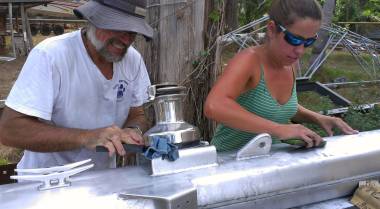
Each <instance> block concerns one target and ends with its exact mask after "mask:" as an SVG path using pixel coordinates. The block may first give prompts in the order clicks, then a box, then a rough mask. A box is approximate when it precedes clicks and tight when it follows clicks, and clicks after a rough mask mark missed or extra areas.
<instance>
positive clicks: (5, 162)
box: [0, 158, 8, 165]
mask: <svg viewBox="0 0 380 209" xmlns="http://www.w3.org/2000/svg"><path fill="white" fill-rule="evenodd" d="M7 164H8V161H7V160H5V159H2V158H0V165H7Z"/></svg>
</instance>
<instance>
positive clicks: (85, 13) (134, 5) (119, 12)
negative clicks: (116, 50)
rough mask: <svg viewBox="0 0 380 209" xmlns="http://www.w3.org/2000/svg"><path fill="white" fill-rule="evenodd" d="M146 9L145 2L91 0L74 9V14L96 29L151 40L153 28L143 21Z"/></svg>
mask: <svg viewBox="0 0 380 209" xmlns="http://www.w3.org/2000/svg"><path fill="white" fill-rule="evenodd" d="M146 7H147V3H146V0H91V1H89V2H87V3H85V4H83V5H82V6H80V7H78V8H76V9H74V14H75V15H76V16H77V17H78V18H80V19H86V20H88V21H89V22H90V23H92V24H93V25H95V26H96V27H97V28H101V29H107V30H115V31H130V32H135V33H139V34H142V35H143V36H145V38H147V39H151V38H152V37H153V28H152V27H151V26H149V24H148V23H147V22H146V21H145V16H146V13H147V11H146Z"/></svg>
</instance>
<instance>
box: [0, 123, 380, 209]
mask: <svg viewBox="0 0 380 209" xmlns="http://www.w3.org/2000/svg"><path fill="white" fill-rule="evenodd" d="M324 140H326V141H327V144H326V146H325V147H324V148H318V149H309V150H304V149H296V148H294V147H292V146H288V145H284V144H275V145H273V146H272V149H271V152H270V154H269V155H268V156H263V157H258V158H253V159H248V160H239V161H237V160H236V159H235V158H236V153H219V154H218V159H217V160H218V164H219V165H218V166H215V167H208V168H202V169H197V170H190V171H186V172H181V173H175V174H170V175H163V176H151V175H149V172H148V170H147V169H146V168H145V167H143V166H136V167H125V168H118V169H108V170H101V171H87V172H85V173H83V174H81V175H79V176H75V177H73V178H72V186H70V187H65V188H58V189H52V190H47V191H37V189H36V188H37V186H38V184H36V183H18V184H9V185H2V186H0V208H7V209H15V208H27V209H28V208H49V209H50V208H155V206H154V204H153V202H152V200H151V199H140V200H138V201H137V200H125V199H124V198H120V196H119V195H120V194H126V193H128V194H131V193H133V191H136V189H137V190H139V188H141V189H144V190H145V191H149V188H152V187H155V186H160V185H161V186H165V185H170V184H171V183H173V182H175V184H181V182H183V183H184V184H187V183H188V182H190V183H191V185H192V186H193V187H194V188H195V189H196V191H197V205H198V208H259V209H260V208H265V209H267V208H270V209H281V208H291V207H300V206H304V205H307V204H312V203H317V202H320V201H324V200H328V199H333V198H338V197H344V196H348V195H351V194H352V192H353V191H354V190H355V188H356V187H357V184H358V182H359V181H361V180H365V179H380V163H379V159H380V130H376V131H369V132H362V133H359V134H357V135H349V136H336V137H326V138H324ZM155 193H159V192H158V191H157V190H152V194H155Z"/></svg>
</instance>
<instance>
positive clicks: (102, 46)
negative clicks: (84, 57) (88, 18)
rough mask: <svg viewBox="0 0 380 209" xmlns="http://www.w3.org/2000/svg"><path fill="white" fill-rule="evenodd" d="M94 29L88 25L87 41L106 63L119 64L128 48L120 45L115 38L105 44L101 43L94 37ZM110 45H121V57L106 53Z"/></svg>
mask: <svg viewBox="0 0 380 209" xmlns="http://www.w3.org/2000/svg"><path fill="white" fill-rule="evenodd" d="M95 31H96V27H95V26H93V25H89V26H88V27H87V32H86V36H87V38H88V40H90V42H91V44H92V45H93V46H94V47H95V49H96V51H97V52H98V53H99V54H100V56H102V57H103V58H104V59H105V60H107V61H108V62H119V61H120V60H122V59H123V57H124V55H125V53H126V52H127V49H128V47H129V46H127V45H125V44H124V43H122V42H121V41H120V40H118V39H116V38H110V39H108V40H107V41H105V42H101V41H100V40H99V39H98V38H97V37H96V35H95ZM114 42H116V43H114ZM112 44H118V45H123V47H124V49H123V52H122V53H121V55H114V54H112V53H111V52H110V51H108V49H107V47H108V46H109V45H112Z"/></svg>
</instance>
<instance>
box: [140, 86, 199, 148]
mask: <svg viewBox="0 0 380 209" xmlns="http://www.w3.org/2000/svg"><path fill="white" fill-rule="evenodd" d="M148 95H149V101H150V103H151V104H152V105H153V108H154V113H155V120H156V124H155V125H154V126H153V127H152V128H151V129H149V130H148V131H147V132H146V133H145V134H144V140H145V144H146V145H149V144H150V142H151V140H152V138H153V137H155V136H163V137H166V138H168V139H169V141H170V143H173V144H177V145H186V146H191V145H196V144H199V141H200V140H201V136H200V132H199V129H198V128H197V127H195V126H193V125H191V124H189V123H187V122H186V121H185V120H184V116H183V101H184V99H185V98H186V87H184V86H178V85H175V84H157V85H152V86H150V87H149V89H148Z"/></svg>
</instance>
